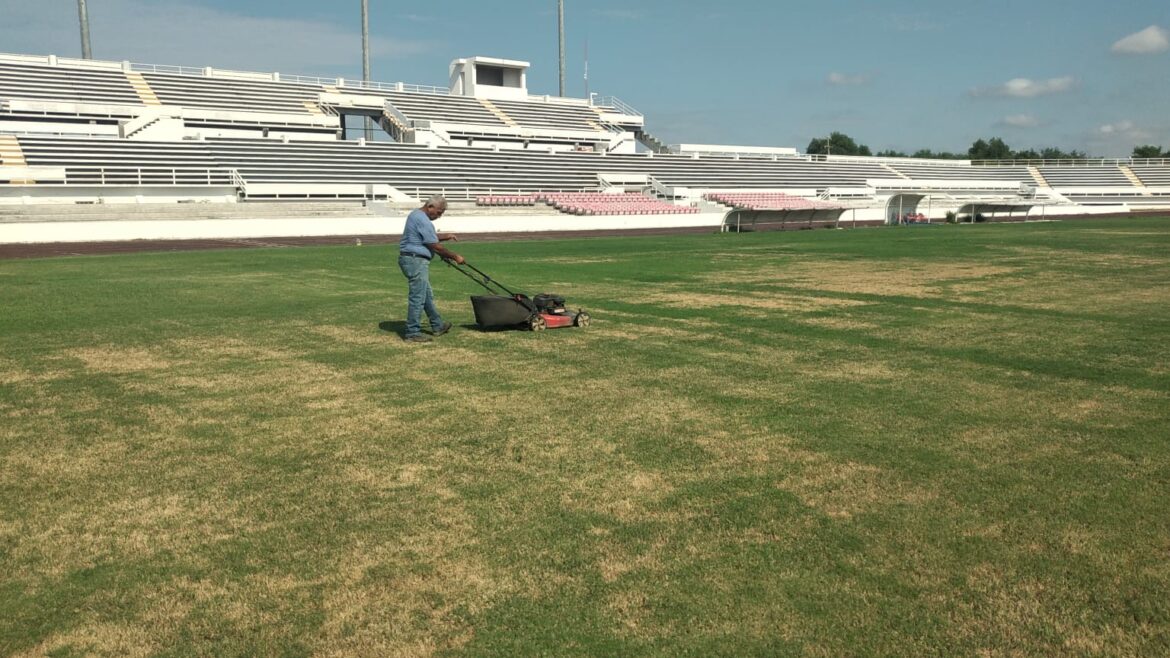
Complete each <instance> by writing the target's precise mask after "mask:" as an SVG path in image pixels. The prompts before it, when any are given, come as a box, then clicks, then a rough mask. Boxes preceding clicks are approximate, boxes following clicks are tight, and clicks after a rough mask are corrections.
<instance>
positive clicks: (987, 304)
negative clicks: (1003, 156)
mask: <svg viewBox="0 0 1170 658" xmlns="http://www.w3.org/2000/svg"><path fill="white" fill-rule="evenodd" d="M458 248H459V250H460V251H461V252H462V253H464V254H465V255H467V256H468V257H469V259H470V260H471V261H472V262H473V263H476V264H478V265H479V266H480V267H481V268H482V269H484V270H485V271H487V272H489V273H490V274H492V275H493V276H496V277H498V278H499V279H500V280H502V281H504V282H505V283H506V284H509V285H511V286H514V287H516V288H519V289H521V290H525V291H527V292H529V293H535V292H541V291H546V290H547V291H553V292H560V293H562V294H564V295H566V296H567V297H568V298H569V300H570V302H571V303H572V304H574V305H579V306H582V307H585V308H587V309H589V310H590V311H591V312H592V314H593V317H594V324H593V326H591V327H589V328H588V329H584V330H577V329H564V330H556V331H548V332H544V333H540V334H533V333H527V332H479V331H477V330H475V329H474V328H471V326H470V325H471V324H472V321H473V318H472V314H471V307H470V304H469V303H468V301H467V296H468V295H469V294H477V291H476V290H475V289H474V284H472V282H471V281H469V280H467V279H466V278H464V277H462V276H459V275H458V274H457V273H456V272H454V271H451V270H449V269H447V268H446V267H443V266H441V265H438V266H436V267H434V268H433V271H432V281H433V283H434V285H435V288H436V294H437V296H438V299H439V301H440V307H441V309H442V310H443V312H444V314H445V316H446V317H447V318H448V319H450V320H453V321H454V322H455V323H456V329H455V330H454V331H453V332H452V333H451V334H449V335H447V336H444V337H442V338H441V339H439V340H438V341H436V343H434V344H431V345H409V344H405V343H403V342H402V341H400V340H398V338H397V336H396V335H395V334H394V333H392V331H387V328H388V329H391V330H394V329H398V328H400V326H401V318H402V314H403V311H404V306H405V285H404V281H403V279H402V277H401V275H400V274H399V273H398V272H397V269H396V265H395V258H394V253H395V251H396V250H395V248H394V247H393V246H388V247H370V246H364V247H347V248H301V249H271V250H248V251H222V252H193V253H166V254H141V255H129V256H116V257H88V258H73V259H54V260H39V261H4V262H0V309H2V311H0V574H2V575H0V654H3V655H13V654H15V655H50V656H79V655H119V656H121V655H159V656H186V655H208V656H211V655H214V656H233V655H235V656H243V655H319V656H357V655H362V656H374V655H430V654H439V655H470V656H478V655H515V654H559V655H669V656H675V655H701V656H707V655H752V654H754V655H793V656H912V655H913V656H920V655H948V656H949V655H955V656H958V655H969V656H1037V655H1049V656H1164V655H1167V654H1168V653H1170V596H1167V592H1168V591H1170V513H1168V512H1167V500H1168V499H1170V443H1168V438H1170V219H1141V220H1121V221H1118V220H1110V221H1078V222H1069V223H1040V224H1028V225H991V226H982V225H979V226H943V227H935V228H922V229H918V228H906V229H883V230H856V231H810V232H802V233H782V234H781V233H770V234H742V235H698V236H682V237H671V238H658V237H655V238H626V239H591V240H573V241H555V242H514V243H487V244H467V243H464V244H460V245H458ZM380 325H382V326H381V327H380ZM460 325H463V326H460Z"/></svg>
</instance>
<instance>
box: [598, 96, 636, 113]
mask: <svg viewBox="0 0 1170 658" xmlns="http://www.w3.org/2000/svg"><path fill="white" fill-rule="evenodd" d="M590 100H593V99H590ZM593 104H594V105H596V106H598V107H612V108H613V109H615V110H617V111H618V112H620V113H621V114H628V115H629V116H634V117H640V116H642V113H641V112H639V111H638V110H635V109H634V108H633V107H631V106H630V105H628V104H626V103H624V102H622V99H620V98H618V97H617V96H602V97H601V98H598V99H597V100H595V101H593Z"/></svg>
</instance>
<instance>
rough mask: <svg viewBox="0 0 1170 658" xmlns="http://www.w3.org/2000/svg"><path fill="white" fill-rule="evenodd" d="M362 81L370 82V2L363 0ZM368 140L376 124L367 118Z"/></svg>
mask: <svg viewBox="0 0 1170 658" xmlns="http://www.w3.org/2000/svg"><path fill="white" fill-rule="evenodd" d="M362 80H363V81H365V82H367V83H368V82H369V81H370V0H362ZM364 121H365V124H366V139H367V140H368V139H370V138H371V137H372V136H373V128H374V124H373V122H372V121H371V120H370V117H366V118H365V120H364Z"/></svg>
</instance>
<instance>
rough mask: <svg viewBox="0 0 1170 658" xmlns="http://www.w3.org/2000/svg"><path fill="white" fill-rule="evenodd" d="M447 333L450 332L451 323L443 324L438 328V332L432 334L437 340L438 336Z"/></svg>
mask: <svg viewBox="0 0 1170 658" xmlns="http://www.w3.org/2000/svg"><path fill="white" fill-rule="evenodd" d="M448 331H451V323H450V322H444V323H443V326H441V327H439V329H438V331H435V332H433V333H434V334H435V338H438V337H439V336H442V335H443V334H445V333H447V332H448Z"/></svg>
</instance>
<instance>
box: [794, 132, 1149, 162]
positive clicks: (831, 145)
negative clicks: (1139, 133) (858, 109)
mask: <svg viewBox="0 0 1170 658" xmlns="http://www.w3.org/2000/svg"><path fill="white" fill-rule="evenodd" d="M805 152H806V153H809V154H813V155H876V156H878V157H883V158H932V159H937V160H1085V159H1088V157H1089V156H1088V155H1087V154H1085V152H1084V151H1077V150H1076V149H1073V150H1071V151H1064V150H1062V149H1059V148H1056V147H1047V148H1042V149H1039V150H1037V149H1023V150H1019V151H1016V150H1013V149H1012V148H1011V147H1010V146H1008V145H1007V143H1006V142H1004V141H1003V140H1002V139H1000V138H999V137H992V138H991V139H986V140H985V139H983V138H980V139H977V140H975V142H974V143H972V144H971V148H969V149H967V152H966V153H952V152H950V151H932V150H930V149H919V150H917V151H914V152H913V153H906V152H904V151H896V150H893V149H887V150H885V151H878V152H877V153H873V152H871V151H870V148H869V147H868V146H866V145H865V144H861V143H859V142H857V140H855V139H853V138H852V137H850V136H849V135H846V134H845V133H841V132H833V133H832V134H830V135H829V136H828V137H827V138H825V137H814V138H813V140H812V141H810V142H809V143H808V148H806V149H805ZM1132 157H1135V158H1170V148H1166V149H1165V150H1163V148H1162V147H1161V146H1154V145H1152V144H1147V145H1143V146H1135V147H1134V149H1133V156H1132Z"/></svg>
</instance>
